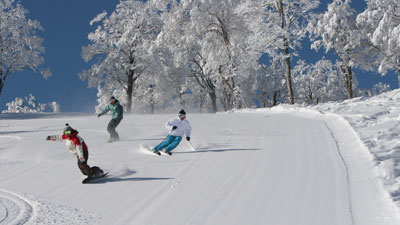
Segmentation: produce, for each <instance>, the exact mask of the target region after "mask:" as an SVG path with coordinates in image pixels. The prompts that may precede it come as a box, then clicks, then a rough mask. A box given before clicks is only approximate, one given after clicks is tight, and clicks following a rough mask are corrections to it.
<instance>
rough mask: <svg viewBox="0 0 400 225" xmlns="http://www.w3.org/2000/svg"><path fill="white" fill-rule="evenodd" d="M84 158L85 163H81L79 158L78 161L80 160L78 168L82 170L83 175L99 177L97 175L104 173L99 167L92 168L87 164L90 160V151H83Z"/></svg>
mask: <svg viewBox="0 0 400 225" xmlns="http://www.w3.org/2000/svg"><path fill="white" fill-rule="evenodd" d="M83 157H85V161H84V162H81V161H80V160H79V157H78V156H77V159H78V167H79V169H80V170H81V172H82V173H83V175H86V176H95V175H97V174H99V173H101V172H102V171H101V169H100V168H99V167H97V166H93V167H90V166H89V165H88V164H87V161H88V159H89V152H88V151H83Z"/></svg>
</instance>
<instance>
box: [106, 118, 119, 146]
mask: <svg viewBox="0 0 400 225" xmlns="http://www.w3.org/2000/svg"><path fill="white" fill-rule="evenodd" d="M121 120H122V119H111V120H110V122H109V123H108V126H107V131H108V133H110V139H111V140H112V141H116V140H119V135H118V133H117V131H115V128H117V126H118V125H119V123H120V122H121Z"/></svg>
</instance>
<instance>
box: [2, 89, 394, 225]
mask: <svg viewBox="0 0 400 225" xmlns="http://www.w3.org/2000/svg"><path fill="white" fill-rule="evenodd" d="M397 95H398V94H397V92H391V93H387V94H385V95H382V96H379V97H375V98H371V99H355V100H351V101H345V102H342V103H330V104H324V105H320V106H317V107H307V108H304V107H300V106H279V107H275V108H273V109H262V110H243V111H238V112H231V113H218V114H190V113H189V114H188V116H187V118H188V120H189V121H190V122H191V123H192V127H193V134H192V143H193V144H194V147H195V148H196V151H193V149H192V147H191V146H190V145H189V144H188V142H186V140H183V141H182V143H181V145H180V146H179V147H178V148H177V149H176V150H174V151H173V153H174V155H173V156H166V155H161V156H157V155H153V154H151V153H148V152H147V151H146V150H145V149H144V148H143V146H146V145H151V146H152V145H155V144H158V143H159V142H160V141H162V139H163V138H164V137H165V135H166V134H167V133H166V130H165V128H164V123H165V121H166V120H167V119H169V118H171V117H173V116H175V115H127V116H125V118H124V120H123V121H122V123H121V125H120V126H119V127H118V129H117V130H118V131H119V133H120V135H121V138H122V140H121V141H120V142H115V143H111V144H109V143H105V140H106V139H107V136H108V135H107V132H106V129H105V128H106V126H107V123H108V120H109V116H104V117H101V118H100V119H98V118H97V117H96V116H94V115H76V114H60V115H57V116H55V117H53V116H49V115H36V116H29V117H27V116H24V117H21V116H19V115H0V224H135V225H157V224H160V225H161V224H162V225H189V224H193V225H194V224H198V225H207V224H210V225H211V224H219V225H235V224H237V225H243V224H252V225H257V224H260V225H265V224H274V225H285V224H287V225H293V224H296V225H312V224H315V225H320V224H324V225H330V224H332V225H337V224H341V225H343V224H356V225H358V224H359V225H377V224H379V225H384V224H388V225H389V224H390V225H394V224H400V213H399V207H398V202H399V200H398V199H397V198H398V195H396V191H394V189H396V188H397V191H398V190H399V186H398V185H399V183H400V182H399V180H398V179H399V168H398V158H396V156H397V155H396V154H398V151H399V150H397V148H399V147H398V146H399V144H398V143H399V142H398V140H395V139H393V138H394V137H397V133H396V132H397V131H398V130H397V129H400V128H397V127H396V124H397V123H398V120H399V118H400V115H399V112H400V110H399V109H400V107H399V106H398V104H399V103H397V102H399V98H398V97H396V96H397ZM66 122H68V123H69V124H70V125H71V126H73V127H74V128H75V129H77V130H79V132H80V135H81V136H82V137H83V138H84V139H85V141H86V142H87V144H88V146H89V151H90V158H89V164H90V165H92V166H94V165H97V166H100V167H101V168H103V169H104V170H107V171H109V172H110V174H111V176H110V177H109V178H108V179H105V180H103V181H102V182H100V183H97V184H85V185H83V184H81V181H82V179H83V178H84V176H83V175H82V174H81V173H80V171H79V169H78V168H77V165H76V159H75V158H74V156H72V155H71V154H70V153H69V152H68V151H67V149H66V147H65V144H64V143H62V142H50V141H45V138H46V136H47V135H50V134H60V132H61V131H62V129H63V126H64V124H65V123H66ZM352 127H353V128H354V130H353V128H352ZM389 139H390V141H389ZM385 148H386V149H385ZM389 153H390V154H389ZM397 193H398V192H397ZM396 204H397V206H396Z"/></svg>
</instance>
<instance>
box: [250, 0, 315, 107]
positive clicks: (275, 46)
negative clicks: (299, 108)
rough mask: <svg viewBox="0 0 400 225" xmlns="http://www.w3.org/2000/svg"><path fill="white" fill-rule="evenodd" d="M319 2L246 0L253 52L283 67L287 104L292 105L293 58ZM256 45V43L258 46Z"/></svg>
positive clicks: (306, 0)
mask: <svg viewBox="0 0 400 225" xmlns="http://www.w3.org/2000/svg"><path fill="white" fill-rule="evenodd" d="M318 5H319V1H318V0H248V1H247V3H246V7H247V8H249V15H250V17H252V18H253V19H252V20H251V23H252V24H253V25H252V26H253V29H254V31H255V37H253V38H252V40H253V45H254V46H257V47H256V49H259V50H261V51H263V52H264V53H266V54H268V55H269V56H270V57H271V58H273V59H274V60H281V61H282V62H283V63H282V64H283V65H285V68H284V71H285V75H286V85H287V91H288V97H289V102H290V103H291V104H294V102H295V96H294V92H293V84H292V60H293V59H292V57H293V56H296V55H297V51H298V48H299V47H300V45H301V41H302V40H303V38H304V37H305V34H306V29H305V28H306V27H307V25H308V23H309V21H310V19H311V17H312V15H313V13H312V10H314V9H315V8H317V7H318ZM257 42H258V43H257Z"/></svg>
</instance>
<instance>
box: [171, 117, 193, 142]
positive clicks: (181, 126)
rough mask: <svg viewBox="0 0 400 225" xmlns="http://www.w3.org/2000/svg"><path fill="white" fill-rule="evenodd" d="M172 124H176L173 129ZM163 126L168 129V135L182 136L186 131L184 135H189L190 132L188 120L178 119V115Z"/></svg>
mask: <svg viewBox="0 0 400 225" xmlns="http://www.w3.org/2000/svg"><path fill="white" fill-rule="evenodd" d="M174 126H176V127H177V128H176V129H175V130H172V127H174ZM165 127H166V128H167V129H168V130H169V132H170V135H172V136H181V137H183V135H184V134H185V132H186V137H190V134H191V133H192V126H190V123H189V121H188V120H186V119H184V120H181V119H179V117H175V118H172V119H170V120H168V122H167V123H166V124H165Z"/></svg>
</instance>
